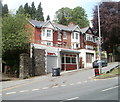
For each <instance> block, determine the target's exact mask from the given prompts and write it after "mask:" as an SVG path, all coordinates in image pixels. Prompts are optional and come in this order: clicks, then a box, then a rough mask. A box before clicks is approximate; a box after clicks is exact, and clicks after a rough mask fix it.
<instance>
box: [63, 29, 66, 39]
mask: <svg viewBox="0 0 120 102" xmlns="http://www.w3.org/2000/svg"><path fill="white" fill-rule="evenodd" d="M63 39H67V32H65V31H64V32H63Z"/></svg>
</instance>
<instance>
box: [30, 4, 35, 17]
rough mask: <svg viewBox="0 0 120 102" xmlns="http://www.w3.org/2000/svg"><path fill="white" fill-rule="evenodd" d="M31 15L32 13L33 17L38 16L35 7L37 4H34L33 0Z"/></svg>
mask: <svg viewBox="0 0 120 102" xmlns="http://www.w3.org/2000/svg"><path fill="white" fill-rule="evenodd" d="M30 15H31V18H32V19H35V18H36V8H35V5H34V2H32V4H31V9H30Z"/></svg>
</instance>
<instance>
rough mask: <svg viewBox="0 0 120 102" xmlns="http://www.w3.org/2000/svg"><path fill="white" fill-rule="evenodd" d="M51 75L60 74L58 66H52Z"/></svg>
mask: <svg viewBox="0 0 120 102" xmlns="http://www.w3.org/2000/svg"><path fill="white" fill-rule="evenodd" d="M52 76H60V68H57V67H56V68H52Z"/></svg>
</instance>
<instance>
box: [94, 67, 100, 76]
mask: <svg viewBox="0 0 120 102" xmlns="http://www.w3.org/2000/svg"><path fill="white" fill-rule="evenodd" d="M94 71H95V76H98V75H100V74H99V69H98V68H95V69H94Z"/></svg>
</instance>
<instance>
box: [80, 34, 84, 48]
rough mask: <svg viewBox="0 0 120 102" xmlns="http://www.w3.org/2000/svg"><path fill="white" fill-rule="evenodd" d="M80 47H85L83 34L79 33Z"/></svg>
mask: <svg viewBox="0 0 120 102" xmlns="http://www.w3.org/2000/svg"><path fill="white" fill-rule="evenodd" d="M80 48H81V49H83V48H85V44H84V35H83V34H80Z"/></svg>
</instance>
